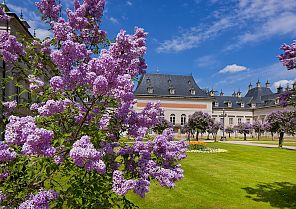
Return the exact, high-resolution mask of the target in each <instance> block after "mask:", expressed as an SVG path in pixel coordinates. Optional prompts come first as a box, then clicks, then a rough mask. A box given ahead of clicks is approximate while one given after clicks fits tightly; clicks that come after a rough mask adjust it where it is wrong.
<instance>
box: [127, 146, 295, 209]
mask: <svg viewBox="0 0 296 209" xmlns="http://www.w3.org/2000/svg"><path fill="white" fill-rule="evenodd" d="M209 146H215V147H219V148H223V149H227V150H228V152H227V153H211V154H204V153H188V158H187V159H185V160H183V161H182V165H183V168H184V170H185V178H184V179H183V180H181V181H180V182H178V183H177V185H176V188H174V189H167V188H162V187H160V186H159V185H158V184H157V183H156V182H153V184H152V186H151V192H150V193H148V194H147V196H146V198H144V199H141V198H139V197H138V196H136V195H134V194H129V196H128V198H129V199H130V200H132V201H133V202H135V203H136V204H137V205H138V206H139V207H140V208H143V209H175V208H179V209H198V208H207V209H208V208H209V209H223V208H225V209H231V208H233V209H241V208H242V209H244V208H246V209H250V208H256V209H261V208H296V151H290V150H283V149H277V148H262V147H253V146H241V145H232V144H222V143H209Z"/></svg>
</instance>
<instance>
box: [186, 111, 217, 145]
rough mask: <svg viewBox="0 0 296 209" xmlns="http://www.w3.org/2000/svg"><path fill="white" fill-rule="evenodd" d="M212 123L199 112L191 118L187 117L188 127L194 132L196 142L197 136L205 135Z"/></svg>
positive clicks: (210, 119) (205, 115) (209, 118)
mask: <svg viewBox="0 0 296 209" xmlns="http://www.w3.org/2000/svg"><path fill="white" fill-rule="evenodd" d="M212 122H213V121H212V118H211V116H210V115H209V114H207V113H203V112H201V111H199V112H195V113H193V114H192V115H191V116H189V120H188V126H189V127H190V129H191V130H194V131H195V132H196V135H195V138H196V141H198V135H199V134H200V133H205V132H206V131H207V130H208V128H209V126H210V124H211V123H212Z"/></svg>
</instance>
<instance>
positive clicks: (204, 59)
mask: <svg viewBox="0 0 296 209" xmlns="http://www.w3.org/2000/svg"><path fill="white" fill-rule="evenodd" d="M194 63H195V65H196V66H197V67H199V68H208V67H213V66H217V64H218V61H217V59H216V57H215V56H214V55H205V56H201V57H199V58H197V59H196V60H194Z"/></svg>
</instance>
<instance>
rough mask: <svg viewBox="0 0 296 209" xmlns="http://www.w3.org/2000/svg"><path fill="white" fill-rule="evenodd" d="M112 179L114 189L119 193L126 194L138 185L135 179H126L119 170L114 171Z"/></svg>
mask: <svg viewBox="0 0 296 209" xmlns="http://www.w3.org/2000/svg"><path fill="white" fill-rule="evenodd" d="M112 179H113V180H112V182H113V183H112V191H113V192H115V193H116V194H118V195H125V194H126V193H127V192H128V191H129V190H132V189H134V187H135V185H136V181H135V180H125V179H124V177H123V175H122V172H121V171H119V170H116V171H114V172H113V178H112Z"/></svg>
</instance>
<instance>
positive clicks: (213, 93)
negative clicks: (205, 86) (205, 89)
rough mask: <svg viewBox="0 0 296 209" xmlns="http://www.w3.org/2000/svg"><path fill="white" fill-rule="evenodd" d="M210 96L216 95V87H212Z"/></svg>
mask: <svg viewBox="0 0 296 209" xmlns="http://www.w3.org/2000/svg"><path fill="white" fill-rule="evenodd" d="M210 96H211V97H213V96H215V91H214V89H212V90H211V91H210Z"/></svg>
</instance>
